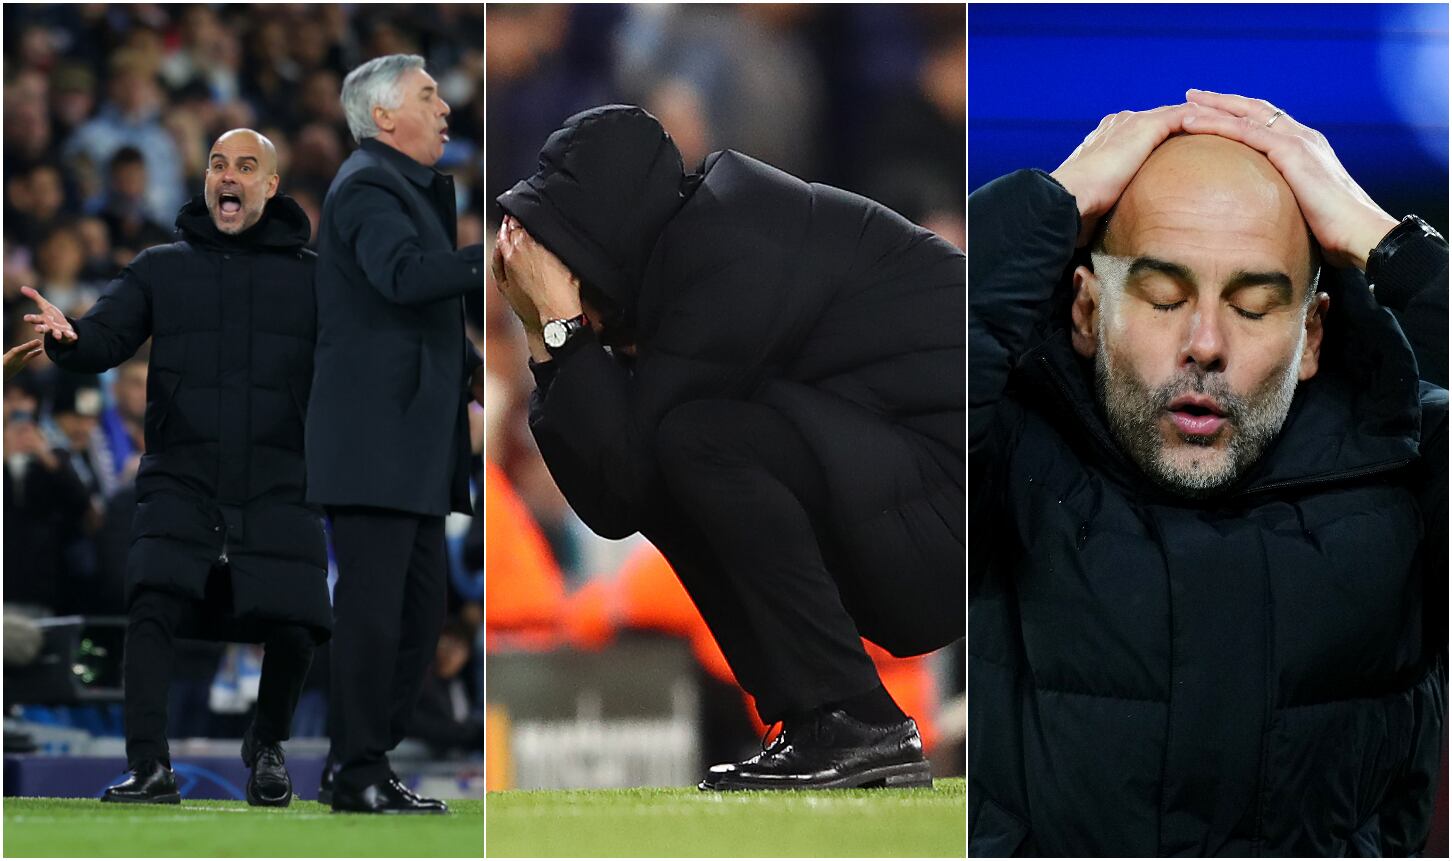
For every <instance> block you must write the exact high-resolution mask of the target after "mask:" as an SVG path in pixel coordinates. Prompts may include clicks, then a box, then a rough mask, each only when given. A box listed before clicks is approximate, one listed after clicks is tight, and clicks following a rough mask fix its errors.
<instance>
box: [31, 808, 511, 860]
mask: <svg viewBox="0 0 1452 861" xmlns="http://www.w3.org/2000/svg"><path fill="white" fill-rule="evenodd" d="M4 808H5V855H6V857H16V856H24V857H32V858H35V857H40V858H45V857H74V858H106V857H113V858H114V857H139V858H151V857H155V858H166V857H172V858H178V857H180V858H228V857H251V858H257V857H262V858H270V857H284V858H337V857H349V858H358V857H364V858H368V857H372V858H377V857H391V858H478V857H479V856H480V853H481V852H482V851H483V848H484V811H483V803H482V802H479V801H468V800H464V801H453V800H451V801H449V809H450V810H452V811H453V814H452V815H449V816H367V815H354V814H336V815H335V814H334V813H332V810H331V808H328V807H324V806H322V805H320V804H318V803H317V802H315V801H298V800H294V801H293V802H292V804H291V805H290V806H288V807H284V808H270V807H249V806H248V805H247V802H245V801H188V800H185V799H183V800H182V803H181V804H180V805H176V804H157V805H147V804H102V803H101V802H99V801H96V800H95V799H88V798H6V799H5V800H4Z"/></svg>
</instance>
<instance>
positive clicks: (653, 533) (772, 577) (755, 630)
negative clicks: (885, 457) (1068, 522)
mask: <svg viewBox="0 0 1452 861" xmlns="http://www.w3.org/2000/svg"><path fill="white" fill-rule="evenodd" d="M867 454H870V453H867ZM657 456H658V461H659V465H660V469H661V471H662V474H663V475H664V478H665V482H666V485H667V487H668V488H669V490H670V493H671V496H672V500H671V502H672V503H674V505H672V506H669V507H665V508H664V510H662V511H660V512H658V516H659V520H660V522H659V523H658V524H656V525H653V526H652V527H650V528H648V529H647V530H645V531H644V532H645V535H646V537H647V538H649V539H650V540H651V541H652V543H654V544H655V545H656V547H657V548H658V549H659V550H660V551H661V553H662V554H663V555H664V556H665V557H666V559H667V560H668V561H669V562H670V563H671V566H672V567H673V568H674V569H675V572H676V575H677V576H678V577H679V578H680V579H681V582H682V583H683V584H684V585H685V587H686V590H687V592H689V593H690V595H691V598H692V600H693V601H694V602H695V604H696V607H697V608H698V609H699V610H700V611H701V615H702V616H703V617H704V618H705V620H706V624H707V625H708V626H709V627H710V629H711V633H712V634H713V635H714V636H715V638H716V642H717V644H718V645H720V647H721V651H722V653H723V654H724V655H725V657H726V660H727V662H728V663H729V664H730V665H731V669H732V671H733V672H734V673H735V674H736V679H737V681H738V682H740V683H741V686H742V687H743V688H745V689H746V690H747V691H748V692H749V693H751V694H752V696H754V697H755V698H756V705H757V711H758V713H759V714H760V716H761V718H762V720H763V721H766V722H768V723H769V722H772V721H775V720H779V719H782V718H784V717H787V716H789V715H792V714H797V713H801V712H805V711H808V710H810V709H813V708H816V707H818V706H822V705H826V704H828V703H832V702H837V701H840V700H844V699H847V698H850V697H853V696H856V695H858V694H862V693H866V692H868V691H870V690H872V689H873V688H875V687H876V686H877V685H879V684H881V680H880V679H879V678H878V675H877V670H876V667H875V666H874V665H873V663H872V660H871V658H869V657H868V655H867V653H866V652H865V651H864V650H863V648H862V643H861V640H860V639H859V638H860V637H861V636H865V637H867V638H868V639H870V640H872V641H873V642H876V643H878V644H879V645H882V646H883V647H884V648H887V649H888V650H889V651H893V652H894V653H915V652H917V651H920V650H921V649H920V647H919V648H907V649H899V648H897V647H896V644H898V643H900V642H901V643H907V642H911V643H914V644H921V643H923V642H932V643H936V644H939V645H946V644H947V643H949V642H952V641H953V640H955V639H957V638H959V637H961V636H962V635H963V629H964V624H965V618H964V617H965V611H964V589H965V581H966V575H965V573H964V572H965V567H964V566H965V561H964V556H963V544H962V541H961V538H960V537H959V536H958V535H956V534H955V533H954V530H953V529H952V528H951V527H950V526H949V525H948V524H946V523H944V522H943V521H942V520H941V519H936V518H934V519H930V520H925V522H923V523H921V524H914V525H913V526H914V528H913V530H912V534H913V535H914V538H915V544H916V546H915V547H914V548H912V552H911V553H909V552H904V553H903V554H901V558H903V559H907V558H909V557H912V558H914V559H916V560H918V562H917V563H916V564H903V565H900V566H897V567H894V568H893V569H892V570H880V571H872V570H867V571H864V570H862V568H861V565H859V564H857V563H856V562H855V561H854V560H850V559H845V558H842V553H841V551H840V550H839V549H838V548H837V547H836V542H835V541H834V540H833V539H832V533H833V530H834V524H833V523H832V522H831V515H830V513H829V511H830V508H829V505H828V499H827V488H826V485H825V482H824V479H823V477H822V475H821V472H820V467H818V466H817V464H816V459H815V457H814V455H813V453H812V451H811V449H810V447H809V446H808V445H807V443H806V441H805V440H804V439H802V437H801V435H800V433H799V432H798V431H797V430H796V428H795V427H793V426H792V424H791V423H790V422H788V421H787V420H786V419H785V418H784V417H783V416H782V415H781V414H780V413H778V412H776V411H775V410H773V409H772V408H770V407H767V406H764V405H760V404H755V403H750V402H746V401H723V400H707V401H695V402H691V403H689V404H685V405H683V406H681V407H679V408H677V409H676V410H673V411H672V412H671V413H670V414H669V415H668V416H667V417H666V419H665V420H664V421H663V422H662V423H661V426H660V428H659V430H658V434H657ZM906 483H910V481H905V484H906ZM923 560H926V563H925V562H924V561H923Z"/></svg>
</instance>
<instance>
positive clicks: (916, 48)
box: [485, 4, 967, 759]
mask: <svg viewBox="0 0 1452 861" xmlns="http://www.w3.org/2000/svg"><path fill="white" fill-rule="evenodd" d="M964 14H965V9H964V7H963V6H962V5H935V6H929V5H922V6H918V5H911V4H842V5H838V4H827V5H788V4H740V5H729V4H709V5H628V6H618V5H613V4H612V5H593V4H590V5H534V4H508V5H489V6H488V7H487V11H486V16H487V24H488V26H487V31H486V40H487V46H486V52H485V63H486V77H485V80H486V87H487V90H488V98H487V100H486V101H487V111H488V123H487V129H488V131H487V134H488V140H487V145H486V149H485V159H486V174H487V182H486V186H487V191H488V195H489V198H490V200H491V204H490V206H489V208H488V218H489V221H490V222H491V224H490V226H489V228H490V229H489V235H490V236H491V237H492V236H493V235H494V228H496V227H497V225H498V219H499V218H500V217H501V213H500V210H499V208H498V207H497V206H496V205H494V204H492V200H493V198H494V197H495V196H497V195H499V194H501V193H502V192H504V191H506V190H508V189H509V187H510V186H512V185H513V184H514V183H515V182H516V181H518V180H519V179H521V178H523V177H526V176H529V175H530V174H532V173H534V171H535V169H536V166H537V161H538V153H539V149H540V147H541V146H542V145H543V143H544V141H545V138H546V137H548V136H549V134H550V133H551V132H552V131H554V130H555V129H556V128H558V127H559V126H560V125H562V124H563V121H564V120H565V118H566V117H568V116H570V115H571V114H573V113H576V112H578V111H580V110H583V109H585V108H589V107H592V106H595V105H600V104H610V103H626V104H637V105H640V106H642V107H644V108H646V109H647V110H649V111H650V112H651V113H652V114H654V115H655V116H656V117H657V118H659V119H660V121H661V123H662V124H663V125H664V126H665V128H666V130H667V131H668V132H669V133H670V135H671V137H672V138H673V139H674V140H675V142H676V144H677V146H678V147H679V148H680V150H681V154H682V157H683V159H684V161H685V165H686V170H687V171H691V170H696V169H699V166H700V164H701V162H702V160H703V159H704V158H705V156H706V155H708V154H709V153H711V152H714V151H716V150H720V149H734V150H738V151H740V152H743V153H746V154H747V155H750V156H753V157H756V158H759V159H761V160H763V161H766V162H768V163H771V164H773V165H775V166H777V167H780V168H782V169H784V170H786V171H788V172H790V173H793V174H795V175H796V176H798V177H800V178H802V179H805V180H808V181H813V182H824V183H828V184H830V185H835V186H838V187H841V188H845V189H847V190H849V191H853V192H857V193H859V194H863V195H866V196H868V197H871V198H873V199H875V200H878V201H880V202H882V203H883V204H885V205H887V206H889V207H891V208H893V209H894V210H896V211H898V212H899V213H901V214H902V215H903V216H905V217H907V218H908V219H910V220H912V221H914V222H915V223H917V224H920V225H922V226H924V227H927V228H928V229H930V230H933V231H935V232H937V233H938V234H939V235H941V236H943V237H944V238H945V239H947V240H949V241H950V242H953V243H954V244H955V245H957V246H958V247H959V248H963V247H964V243H965V225H964V212H965V207H966V194H967V192H966V187H965V186H966V173H965V167H964V154H965V147H966V124H965V108H966V104H965V100H966V77H965V58H966V51H965V35H966V31H965V20H964ZM486 296H487V338H486V345H487V353H486V366H487V371H488V383H487V385H488V395H487V397H486V403H487V405H488V413H487V422H488V425H487V433H486V438H487V440H488V444H487V452H488V461H489V463H488V465H487V470H488V473H487V475H486V489H487V493H488V497H487V498H488V516H489V522H488V525H487V531H488V536H489V545H488V554H489V571H490V586H489V607H488V636H489V642H490V644H491V648H494V647H496V646H497V647H515V648H539V647H553V646H556V645H559V644H561V643H566V644H569V645H571V646H574V647H578V648H598V647H600V646H602V645H603V644H604V643H606V642H608V641H609V640H610V638H611V637H612V636H613V634H614V633H615V632H618V631H624V630H629V629H641V630H650V631H656V632H666V633H670V634H675V635H677V636H679V637H682V638H684V639H686V640H687V641H689V642H690V643H691V646H692V650H693V652H694V653H695V654H696V655H697V658H698V659H699V662H700V664H701V666H702V669H703V677H704V678H705V679H706V680H707V685H708V687H709V686H710V685H712V684H715V683H717V682H719V683H721V684H725V685H729V686H730V687H731V689H732V690H733V691H736V693H734V694H733V697H734V698H735V699H736V700H737V703H738V705H737V707H736V712H735V713H736V714H737V716H738V721H739V723H740V725H741V726H742V727H744V728H747V729H748V732H744V733H742V735H741V737H743V738H749V739H750V740H751V741H752V742H754V741H755V739H754V738H751V737H750V735H749V729H752V728H754V729H756V730H757V735H758V736H759V730H760V729H761V727H760V726H759V724H755V725H754V726H752V724H753V723H754V721H755V717H754V714H753V713H751V712H749V711H746V710H743V709H742V708H740V700H741V696H740V693H739V690H737V689H735V686H734V679H733V678H732V676H731V674H730V672H729V670H728V669H727V668H726V666H725V663H724V660H723V659H721V658H720V654H719V651H718V650H716V649H715V644H714V642H713V641H712V640H711V638H710V635H709V633H708V632H707V631H706V629H705V626H704V623H703V622H701V620H700V616H699V614H697V613H696V612H695V611H694V608H693V607H692V606H691V604H690V601H689V599H688V598H687V597H686V595H685V592H684V590H683V589H682V588H681V587H680V585H679V583H678V582H677V581H676V580H675V578H674V575H673V574H672V573H671V572H670V569H669V567H668V566H666V565H665V562H664V560H663V559H662V558H661V557H660V556H659V554H657V553H655V551H654V550H653V549H652V548H650V547H649V545H647V544H644V542H643V539H640V538H639V536H637V537H636V538H635V539H631V540H627V541H626V542H607V541H605V540H603V539H600V538H597V537H595V536H593V535H592V534H591V533H590V532H589V531H588V529H587V528H585V527H584V525H583V524H582V523H580V521H579V520H578V519H577V518H576V517H575V516H574V515H573V513H572V512H571V511H570V509H569V506H568V504H567V503H566V502H565V500H564V498H563V497H562V496H561V495H560V493H559V491H558V489H557V488H556V487H555V485H554V483H553V481H552V480H551V478H550V476H549V473H548V470H547V468H546V467H545V465H544V462H543V460H542V459H541V458H540V456H539V453H538V451H537V450H536V448H535V447H534V444H533V441H532V439H531V437H530V434H529V430H528V426H527V416H528V402H529V395H530V392H531V391H532V389H533V386H534V383H533V379H532V377H531V375H530V374H529V372H528V369H527V363H526V360H527V358H528V352H527V350H526V347H525V343H524V336H523V331H522V330H521V328H520V326H519V323H518V322H517V321H516V320H515V319H514V317H513V315H512V314H511V313H510V311H509V308H508V306H507V304H506V303H505V302H504V301H503V299H502V298H501V297H500V296H499V295H498V294H497V293H496V292H495V290H494V289H493V284H492V281H491V286H490V289H489V290H488V291H486ZM874 649H875V647H874ZM958 651H959V650H956V647H955V650H950V654H947V655H940V656H935V657H934V660H931V661H927V660H923V659H912V660H910V661H899V662H896V663H894V660H895V659H892V658H890V657H889V656H887V655H886V653H884V652H881V651H880V650H874V651H873V654H874V657H875V658H877V659H878V660H879V664H880V666H882V667H883V677H884V681H885V683H886V684H887V686H888V688H889V690H891V691H892V692H893V694H894V696H895V697H897V698H898V699H899V701H901V702H902V703H903V706H904V708H905V709H907V710H908V711H909V713H912V714H914V715H915V716H918V717H919V718H920V722H922V721H924V720H926V721H928V722H930V723H931V722H932V719H933V712H934V711H936V710H937V709H939V708H940V707H941V706H942V705H943V704H944V703H945V702H948V701H950V700H952V698H953V697H955V696H956V695H957V694H958V693H960V692H961V691H962V688H963V681H962V678H963V676H962V660H961V655H960V654H958ZM927 729H928V731H927V732H925V735H926V736H931V735H932V734H933V733H932V728H931V727H928V728H927ZM949 729H950V734H951V728H949ZM707 744H708V746H710V745H711V744H712V741H711V739H709V738H708V739H707ZM721 753H722V755H725V751H724V749H723V750H722V751H721ZM948 758H949V759H951V758H952V757H951V756H950V757H948Z"/></svg>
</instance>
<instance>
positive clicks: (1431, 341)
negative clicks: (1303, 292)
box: [1367, 234, 1448, 389]
mask: <svg viewBox="0 0 1452 861" xmlns="http://www.w3.org/2000/svg"><path fill="white" fill-rule="evenodd" d="M1367 276H1368V278H1370V279H1374V280H1373V284H1374V285H1375V289H1376V299H1377V301H1378V302H1380V303H1381V305H1382V307H1384V308H1387V309H1388V310H1390V311H1391V312H1392V314H1393V315H1394V316H1395V317H1396V319H1397V323H1399V324H1400V325H1401V327H1402V331H1403V332H1404V333H1406V336H1407V340H1408V341H1410V342H1411V345H1412V350H1413V351H1414V352H1415V353H1416V354H1417V367H1418V369H1419V371H1420V374H1421V377H1422V379H1423V380H1426V381H1427V382H1429V383H1432V384H1434V385H1437V386H1440V387H1442V388H1444V389H1445V388H1447V381H1448V372H1447V243H1446V241H1444V240H1443V239H1442V238H1441V237H1439V236H1428V235H1426V234H1423V235H1420V236H1416V237H1413V238H1411V239H1408V240H1407V241H1406V242H1404V243H1402V244H1401V245H1399V246H1398V247H1397V250H1396V253H1394V254H1392V255H1391V256H1390V257H1387V258H1385V259H1384V260H1382V261H1381V263H1380V265H1379V268H1377V269H1376V270H1375V271H1373V272H1368V273H1367Z"/></svg>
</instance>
